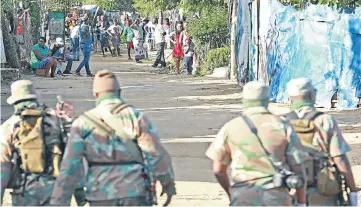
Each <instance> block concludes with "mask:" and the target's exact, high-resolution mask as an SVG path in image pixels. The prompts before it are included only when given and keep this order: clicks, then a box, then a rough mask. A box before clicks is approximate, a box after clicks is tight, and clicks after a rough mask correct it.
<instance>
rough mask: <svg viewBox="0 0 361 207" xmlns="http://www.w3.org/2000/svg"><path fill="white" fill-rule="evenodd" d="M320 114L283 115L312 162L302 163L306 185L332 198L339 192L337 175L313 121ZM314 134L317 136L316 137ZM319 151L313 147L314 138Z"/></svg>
mask: <svg viewBox="0 0 361 207" xmlns="http://www.w3.org/2000/svg"><path fill="white" fill-rule="evenodd" d="M322 114H323V113H322V112H319V111H316V110H314V111H312V112H309V113H307V114H305V116H304V117H302V118H299V117H298V116H297V114H296V113H295V112H290V113H288V114H286V115H285V118H286V119H288V120H289V121H290V123H291V125H292V127H293V128H294V130H295V131H296V133H297V135H298V137H299V138H300V140H301V142H302V145H303V146H304V150H305V151H306V152H308V153H309V154H310V155H311V156H312V160H308V161H306V162H305V163H304V167H305V170H306V176H307V184H308V185H309V186H316V187H317V190H318V192H319V193H320V194H322V195H325V196H334V195H337V194H338V193H339V192H340V191H341V185H340V182H339V179H338V177H339V175H338V171H337V168H336V166H335V163H334V162H333V161H332V158H331V157H330V155H329V147H327V145H326V143H325V141H324V139H323V137H321V136H322V134H321V133H319V129H318V127H317V126H316V125H315V123H314V120H315V119H316V118H317V117H318V116H320V115H322ZM316 133H318V135H317V136H316ZM315 136H316V138H317V140H316V141H317V143H318V145H319V146H320V147H321V150H319V148H318V147H317V145H316V146H315V145H314V138H315Z"/></svg>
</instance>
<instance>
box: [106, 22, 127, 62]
mask: <svg viewBox="0 0 361 207" xmlns="http://www.w3.org/2000/svg"><path fill="white" fill-rule="evenodd" d="M120 24H122V23H121V22H120ZM120 24H119V21H118V20H117V19H114V24H113V25H111V26H110V27H109V28H108V29H107V32H108V34H109V37H110V40H111V42H112V45H113V48H114V49H113V52H112V53H113V56H116V55H118V57H120V56H121V54H120V48H119V43H120V37H121V36H122V35H123V31H124V29H123V26H122V25H123V24H122V25H120ZM115 50H116V51H117V53H115Z"/></svg>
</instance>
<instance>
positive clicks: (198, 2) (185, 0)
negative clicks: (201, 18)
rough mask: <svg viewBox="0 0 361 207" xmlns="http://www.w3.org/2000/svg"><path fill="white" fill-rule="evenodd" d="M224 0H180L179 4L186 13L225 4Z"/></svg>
mask: <svg viewBox="0 0 361 207" xmlns="http://www.w3.org/2000/svg"><path fill="white" fill-rule="evenodd" d="M224 2H225V1H222V0H182V1H181V3H180V5H179V6H180V7H182V8H183V9H184V10H185V12H186V13H188V12H199V11H206V10H207V11H209V10H212V9H213V8H215V7H218V6H225V3H224Z"/></svg>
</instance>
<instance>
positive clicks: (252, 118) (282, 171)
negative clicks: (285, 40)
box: [206, 81, 307, 206]
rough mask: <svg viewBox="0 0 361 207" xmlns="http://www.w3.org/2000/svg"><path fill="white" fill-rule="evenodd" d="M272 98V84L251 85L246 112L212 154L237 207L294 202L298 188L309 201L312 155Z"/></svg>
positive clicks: (218, 139)
mask: <svg viewBox="0 0 361 207" xmlns="http://www.w3.org/2000/svg"><path fill="white" fill-rule="evenodd" d="M268 100H269V89H268V86H267V85H264V84H261V83H259V82H256V81H252V82H249V83H247V84H246V85H245V86H244V90H243V104H244V106H245V111H244V113H243V115H242V116H240V117H238V118H235V119H233V120H231V121H230V122H228V123H226V124H225V125H224V126H223V127H222V128H221V130H220V131H219V132H218V134H217V136H216V138H215V141H214V142H213V143H212V144H211V146H210V147H209V148H208V150H207V152H206V155H207V157H209V158H210V159H212V160H213V171H214V174H215V176H216V179H217V180H218V182H219V184H220V185H221V186H222V188H223V189H224V190H225V191H226V193H227V194H228V196H229V198H230V205H231V206H292V198H291V196H290V195H289V188H292V189H296V190H297V195H298V196H297V203H298V205H299V206H305V204H306V194H305V190H306V188H305V187H306V185H305V172H304V168H303V163H304V161H305V160H306V159H307V156H306V155H305V154H303V152H302V144H301V142H300V140H299V138H298V137H297V134H296V133H295V132H294V130H293V128H292V127H291V125H290V124H289V123H288V122H287V120H286V119H283V118H280V117H278V116H276V115H273V114H272V113H270V112H269V111H268V109H267V108H268V103H269V102H268ZM229 165H231V169H232V172H231V174H232V179H233V182H234V184H233V185H232V186H231V185H230V182H229V178H228V175H227V168H228V166H229ZM286 174H287V175H288V177H287V176H284V175H286ZM288 178H292V179H291V180H289V179H288Z"/></svg>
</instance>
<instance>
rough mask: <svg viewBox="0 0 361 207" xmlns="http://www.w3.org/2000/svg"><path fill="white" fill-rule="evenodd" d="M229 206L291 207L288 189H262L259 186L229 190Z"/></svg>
mask: <svg viewBox="0 0 361 207" xmlns="http://www.w3.org/2000/svg"><path fill="white" fill-rule="evenodd" d="M230 193H231V203H230V206H292V198H291V196H290V195H289V191H288V189H284V188H277V189H264V188H263V187H261V186H242V187H232V188H231V192H230Z"/></svg>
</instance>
